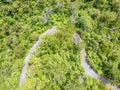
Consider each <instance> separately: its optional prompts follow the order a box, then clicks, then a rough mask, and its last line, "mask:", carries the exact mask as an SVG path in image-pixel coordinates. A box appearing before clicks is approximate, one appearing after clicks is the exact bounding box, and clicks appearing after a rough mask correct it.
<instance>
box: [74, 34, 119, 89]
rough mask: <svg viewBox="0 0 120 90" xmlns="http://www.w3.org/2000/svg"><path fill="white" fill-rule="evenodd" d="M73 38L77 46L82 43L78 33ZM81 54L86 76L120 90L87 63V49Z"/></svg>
mask: <svg viewBox="0 0 120 90" xmlns="http://www.w3.org/2000/svg"><path fill="white" fill-rule="evenodd" d="M73 38H74V43H76V44H79V43H81V42H82V39H81V38H80V35H79V34H77V33H75V34H74V35H73ZM80 53H81V65H82V67H83V68H84V70H85V73H86V75H88V76H90V77H93V78H96V79H99V80H101V81H103V82H105V83H106V84H110V86H111V87H113V88H114V89H116V90H120V88H119V87H117V86H113V85H112V84H111V81H110V80H109V79H107V78H105V77H103V76H101V75H99V74H98V73H96V72H95V70H93V69H92V68H91V66H90V65H89V64H88V62H87V58H86V57H87V55H86V52H85V48H83V49H82V50H81V51H80Z"/></svg>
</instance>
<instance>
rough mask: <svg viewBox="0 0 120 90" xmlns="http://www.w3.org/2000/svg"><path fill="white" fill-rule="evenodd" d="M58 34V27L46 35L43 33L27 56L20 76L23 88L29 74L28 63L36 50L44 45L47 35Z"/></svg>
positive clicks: (54, 27) (46, 32)
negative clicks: (43, 40)
mask: <svg viewBox="0 0 120 90" xmlns="http://www.w3.org/2000/svg"><path fill="white" fill-rule="evenodd" d="M56 32H57V29H56V26H53V27H52V28H51V29H48V30H47V31H45V32H44V33H42V34H41V35H40V37H39V39H38V41H37V42H36V43H35V44H34V45H33V46H32V48H31V49H30V51H29V53H28V54H27V56H26V57H25V59H24V66H23V68H22V72H21V75H20V82H19V84H20V86H22V85H23V84H24V82H25V79H26V73H27V68H28V62H29V60H30V58H31V57H32V56H33V55H34V52H35V50H36V49H37V47H38V46H39V45H40V44H41V43H42V38H43V37H44V36H46V35H48V34H49V35H53V34H54V33H56Z"/></svg>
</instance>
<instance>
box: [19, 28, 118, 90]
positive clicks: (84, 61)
mask: <svg viewBox="0 0 120 90" xmlns="http://www.w3.org/2000/svg"><path fill="white" fill-rule="evenodd" d="M56 32H57V29H56V26H53V27H52V28H51V29H48V30H47V31H45V32H44V33H43V34H41V35H40V37H39V39H38V41H37V42H36V43H35V44H34V45H33V47H32V48H31V49H30V51H29V53H28V55H27V56H26V57H25V59H24V66H23V68H22V72H21V76H20V86H22V85H23V84H24V82H25V79H26V72H27V68H28V62H29V60H30V58H31V57H32V56H33V55H34V52H35V50H36V49H37V47H38V46H39V45H40V44H41V43H42V37H44V36H46V35H48V34H50V35H53V34H54V33H56ZM73 38H74V43H78V44H79V43H81V42H82V39H81V38H80V36H79V34H77V33H75V34H74V35H73ZM80 53H81V60H82V61H81V65H82V67H83V68H84V70H85V73H86V75H88V76H91V77H93V78H96V79H99V80H101V81H103V82H105V83H106V84H110V85H111V86H112V87H113V88H115V89H116V90H120V88H119V87H117V86H113V85H112V84H111V82H110V80H109V79H107V78H104V77H103V76H101V75H99V74H98V73H96V72H95V71H94V70H93V69H92V68H91V66H90V65H89V64H88V62H87V58H86V52H85V48H83V49H82V50H81V51H80Z"/></svg>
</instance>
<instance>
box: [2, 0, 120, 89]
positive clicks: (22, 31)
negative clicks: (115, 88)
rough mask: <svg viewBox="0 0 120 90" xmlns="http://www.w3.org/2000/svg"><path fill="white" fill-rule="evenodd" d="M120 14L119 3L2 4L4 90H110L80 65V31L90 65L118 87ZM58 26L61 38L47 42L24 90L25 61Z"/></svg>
mask: <svg viewBox="0 0 120 90" xmlns="http://www.w3.org/2000/svg"><path fill="white" fill-rule="evenodd" d="M119 8H120V1H119V0H57V1H56V0H47V1H46V0H37V1H34V0H1V1H0V12H1V13H0V26H1V27H0V90H15V89H18V90H22V89H23V90H30V89H36V90H39V89H43V90H79V89H82V90H109V89H106V86H105V84H104V83H102V82H100V81H98V80H94V79H92V78H89V77H86V76H85V75H84V71H83V69H82V67H81V65H80V61H79V58H80V57H79V50H81V47H83V46H82V45H74V44H72V42H71V41H72V40H71V39H72V36H73V33H74V32H75V31H77V32H78V33H79V34H80V35H81V37H82V39H83V40H84V43H85V44H84V45H86V46H84V47H85V48H86V52H87V55H88V56H87V58H88V61H89V63H90V65H91V66H92V67H93V68H94V69H95V70H96V71H97V72H98V73H100V74H102V75H104V76H105V77H108V78H110V79H111V81H112V82H113V83H115V84H116V85H119V84H120V76H119V74H120V72H119V71H120V58H119V54H120V46H119V45H120V30H119V29H120V25H119V23H120V17H119V16H120V14H119ZM70 23H72V25H71V24H70ZM53 25H57V26H59V27H58V29H59V33H56V34H55V35H54V36H53V37H51V36H47V37H46V38H43V39H44V40H43V44H42V45H41V46H40V47H39V48H38V49H37V51H36V53H35V56H34V57H33V58H32V59H31V61H30V63H29V64H30V66H29V70H28V73H27V81H26V83H25V85H24V86H23V87H19V84H18V83H19V77H20V72H21V69H22V66H23V63H24V61H23V60H24V58H25V55H27V53H28V52H29V50H30V48H31V47H32V45H33V44H34V42H35V41H37V39H38V38H39V35H40V34H41V33H43V32H44V31H45V30H47V29H48V28H50V27H52V26H53ZM79 74H80V75H81V82H80V81H79V80H78V76H79ZM82 81H83V82H82ZM71 86H73V87H71Z"/></svg>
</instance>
